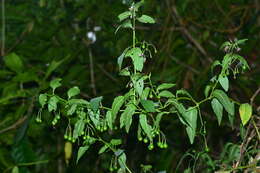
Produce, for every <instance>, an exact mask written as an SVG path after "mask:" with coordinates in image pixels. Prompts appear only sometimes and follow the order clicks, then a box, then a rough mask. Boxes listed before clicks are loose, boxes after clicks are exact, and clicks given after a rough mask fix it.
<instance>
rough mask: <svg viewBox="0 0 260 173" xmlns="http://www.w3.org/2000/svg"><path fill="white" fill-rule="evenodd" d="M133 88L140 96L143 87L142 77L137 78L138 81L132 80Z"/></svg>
mask: <svg viewBox="0 0 260 173" xmlns="http://www.w3.org/2000/svg"><path fill="white" fill-rule="evenodd" d="M134 89H135V90H136V92H137V93H138V95H139V96H142V93H143V89H144V80H143V78H141V79H139V80H138V81H134Z"/></svg>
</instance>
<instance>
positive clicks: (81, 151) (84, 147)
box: [77, 145, 89, 163]
mask: <svg viewBox="0 0 260 173" xmlns="http://www.w3.org/2000/svg"><path fill="white" fill-rule="evenodd" d="M88 149H89V145H85V146H83V147H80V148H79V150H78V154H77V163H78V162H79V159H80V158H81V157H82V156H83V155H84V154H85V152H86V151H87V150H88Z"/></svg>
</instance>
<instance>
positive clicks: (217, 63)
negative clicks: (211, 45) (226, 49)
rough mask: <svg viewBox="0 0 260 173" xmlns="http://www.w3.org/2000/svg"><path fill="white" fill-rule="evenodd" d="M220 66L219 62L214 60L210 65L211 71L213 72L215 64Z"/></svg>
mask: <svg viewBox="0 0 260 173" xmlns="http://www.w3.org/2000/svg"><path fill="white" fill-rule="evenodd" d="M218 65H219V66H222V65H221V63H220V62H219V60H216V61H214V62H213V64H212V65H211V73H213V70H214V68H215V67H216V66H218Z"/></svg>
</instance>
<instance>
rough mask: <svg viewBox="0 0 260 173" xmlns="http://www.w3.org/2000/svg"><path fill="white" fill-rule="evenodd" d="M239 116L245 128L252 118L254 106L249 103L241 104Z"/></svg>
mask: <svg viewBox="0 0 260 173" xmlns="http://www.w3.org/2000/svg"><path fill="white" fill-rule="evenodd" d="M239 115H240V119H241V121H242V124H243V126H244V125H246V123H247V122H248V121H249V120H250V118H251V116H252V106H251V105H250V104H248V103H244V104H241V105H240V107H239Z"/></svg>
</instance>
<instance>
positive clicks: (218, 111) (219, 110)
mask: <svg viewBox="0 0 260 173" xmlns="http://www.w3.org/2000/svg"><path fill="white" fill-rule="evenodd" d="M211 107H212V109H213V111H214V113H215V115H216V117H217V119H218V125H220V123H221V120H222V116H223V106H222V105H221V103H219V101H218V99H216V98H213V99H212V101H211Z"/></svg>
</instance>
